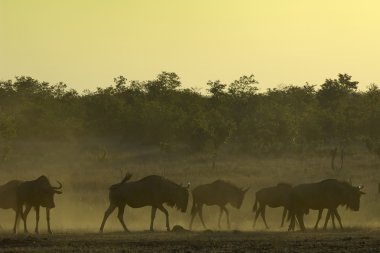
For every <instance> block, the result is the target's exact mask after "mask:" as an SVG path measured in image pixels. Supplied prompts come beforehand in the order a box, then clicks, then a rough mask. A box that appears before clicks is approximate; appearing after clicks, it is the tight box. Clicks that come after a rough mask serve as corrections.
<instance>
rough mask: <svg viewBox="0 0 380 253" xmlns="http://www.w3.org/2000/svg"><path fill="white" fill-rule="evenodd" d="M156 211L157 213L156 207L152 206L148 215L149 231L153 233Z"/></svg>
mask: <svg viewBox="0 0 380 253" xmlns="http://www.w3.org/2000/svg"><path fill="white" fill-rule="evenodd" d="M156 211H157V207H155V206H152V211H151V214H150V231H153V222H154V218H155V217H156Z"/></svg>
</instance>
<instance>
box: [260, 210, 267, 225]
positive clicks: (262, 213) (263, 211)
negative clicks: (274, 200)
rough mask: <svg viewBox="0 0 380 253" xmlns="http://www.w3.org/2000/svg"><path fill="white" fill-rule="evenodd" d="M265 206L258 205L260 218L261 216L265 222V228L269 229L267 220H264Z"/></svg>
mask: <svg viewBox="0 0 380 253" xmlns="http://www.w3.org/2000/svg"><path fill="white" fill-rule="evenodd" d="M265 207H266V206H263V207H260V212H261V218H263V221H264V224H265V227H266V229H269V227H268V224H267V221H266V219H265Z"/></svg>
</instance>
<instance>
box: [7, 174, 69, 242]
mask: <svg viewBox="0 0 380 253" xmlns="http://www.w3.org/2000/svg"><path fill="white" fill-rule="evenodd" d="M58 184H59V186H58V187H53V186H51V185H50V182H49V180H48V179H47V177H46V176H40V177H39V178H37V179H35V180H32V181H25V182H22V183H20V184H19V185H18V187H17V191H16V197H17V209H16V219H15V224H14V227H13V232H14V233H16V226H17V220H18V218H19V216H21V218H22V219H23V221H24V232H27V231H28V229H27V226H26V219H27V216H28V214H29V211H30V209H31V208H32V207H34V209H35V210H36V228H35V232H36V233H38V222H39V219H40V207H45V208H46V221H47V228H48V232H49V233H50V234H51V229H50V209H51V208H54V207H55V203H54V194H61V193H62V192H61V191H58V190H59V189H61V188H62V184H61V183H60V182H58ZM24 205H25V206H26V209H25V211H24V212H23V210H22V209H23V206H24Z"/></svg>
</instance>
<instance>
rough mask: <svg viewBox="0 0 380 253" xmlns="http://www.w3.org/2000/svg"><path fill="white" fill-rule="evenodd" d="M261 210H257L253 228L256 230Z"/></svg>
mask: <svg viewBox="0 0 380 253" xmlns="http://www.w3.org/2000/svg"><path fill="white" fill-rule="evenodd" d="M260 208H261V207H259V208H258V209H257V210H256V215H255V220H254V221H253V225H252V228H254V227H255V226H256V222H257V218H258V217H259V215H260Z"/></svg>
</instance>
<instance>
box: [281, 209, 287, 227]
mask: <svg viewBox="0 0 380 253" xmlns="http://www.w3.org/2000/svg"><path fill="white" fill-rule="evenodd" d="M287 211H288V209H286V207H284V211H282V220H281V227H283V226H284V221H285V217H286V213H287Z"/></svg>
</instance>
